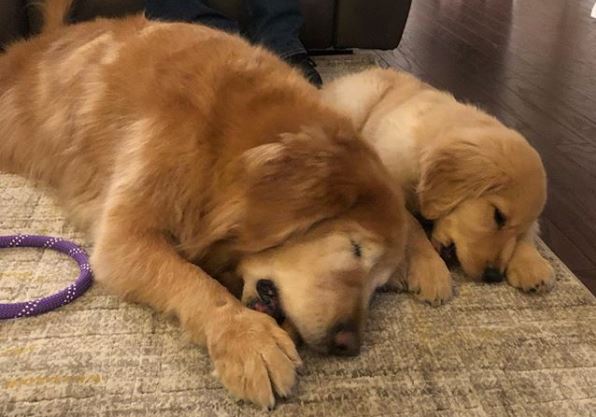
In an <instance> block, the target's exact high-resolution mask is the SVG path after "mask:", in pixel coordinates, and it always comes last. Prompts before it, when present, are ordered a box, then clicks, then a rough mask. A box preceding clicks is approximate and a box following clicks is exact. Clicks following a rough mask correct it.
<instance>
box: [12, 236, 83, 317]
mask: <svg viewBox="0 0 596 417" xmlns="http://www.w3.org/2000/svg"><path fill="white" fill-rule="evenodd" d="M16 247H29V248H44V249H54V250H57V251H59V252H62V253H65V254H67V255H68V256H70V257H71V258H73V259H74V260H75V261H77V263H78V264H79V268H80V269H81V273H80V274H79V277H78V278H77V279H76V281H75V282H73V283H72V284H70V285H69V286H68V287H66V288H64V289H63V290H62V291H59V292H57V293H56V294H52V295H50V296H48V297H44V298H39V299H37V300H32V301H25V302H21V303H14V304H2V303H0V320H3V319H17V318H20V317H28V316H36V315H38V314H43V313H46V312H48V311H51V310H54V309H56V308H58V307H61V306H63V305H65V304H68V303H70V302H71V301H72V300H74V299H75V298H77V297H79V296H81V295H82V294H83V293H84V292H85V291H87V289H89V287H90V286H91V283H92V282H93V273H92V272H91V266H90V265H89V258H88V257H87V253H86V252H85V251H84V250H83V249H82V248H81V247H80V246H78V245H76V244H75V243H73V242H69V241H67V240H63V239H62V238H59V237H50V236H34V235H14V236H0V248H16Z"/></svg>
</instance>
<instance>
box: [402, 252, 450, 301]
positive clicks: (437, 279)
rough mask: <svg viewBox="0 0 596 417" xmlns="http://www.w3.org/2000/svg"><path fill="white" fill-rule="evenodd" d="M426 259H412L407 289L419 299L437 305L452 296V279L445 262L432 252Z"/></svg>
mask: <svg viewBox="0 0 596 417" xmlns="http://www.w3.org/2000/svg"><path fill="white" fill-rule="evenodd" d="M433 255H434V256H432V257H429V258H428V259H422V258H418V259H417V260H416V261H414V260H412V262H411V263H410V265H409V268H408V277H407V280H408V290H409V291H410V292H411V293H413V294H414V295H415V297H416V298H417V299H419V300H420V301H424V302H426V303H428V304H430V305H433V306H438V305H441V304H444V303H446V302H447V301H449V300H450V299H451V298H453V279H452V278H451V273H450V272H449V269H447V265H445V262H443V260H442V259H441V258H440V257H439V256H438V255H436V254H435V253H433Z"/></svg>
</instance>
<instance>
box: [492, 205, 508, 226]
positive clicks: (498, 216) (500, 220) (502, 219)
mask: <svg viewBox="0 0 596 417" xmlns="http://www.w3.org/2000/svg"><path fill="white" fill-rule="evenodd" d="M494 219H495V224H496V225H497V228H498V229H502V228H503V226H505V224H506V223H507V217H506V216H505V215H504V214H503V212H502V211H501V210H499V209H498V208H497V207H495V212H494Z"/></svg>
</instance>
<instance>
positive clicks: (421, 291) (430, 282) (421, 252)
mask: <svg viewBox="0 0 596 417" xmlns="http://www.w3.org/2000/svg"><path fill="white" fill-rule="evenodd" d="M408 217H409V224H408V227H409V232H408V241H407V244H406V261H405V262H406V268H405V283H406V285H407V289H408V291H409V292H411V293H413V294H414V295H415V296H416V298H418V299H419V300H420V301H424V302H426V303H429V304H431V305H440V304H443V303H445V302H447V301H448V300H450V299H451V298H452V297H453V280H452V278H451V273H450V272H449V269H447V265H445V262H443V260H442V259H441V257H440V256H439V254H438V253H437V251H435V249H434V248H433V246H432V244H431V243H430V241H429V240H428V238H427V237H426V234H425V233H424V230H423V229H422V226H420V224H419V223H418V221H417V220H416V219H415V218H414V216H412V215H411V214H408ZM396 277H397V276H396ZM397 279H399V278H397ZM403 279H404V278H402V280H403ZM391 284H396V283H391Z"/></svg>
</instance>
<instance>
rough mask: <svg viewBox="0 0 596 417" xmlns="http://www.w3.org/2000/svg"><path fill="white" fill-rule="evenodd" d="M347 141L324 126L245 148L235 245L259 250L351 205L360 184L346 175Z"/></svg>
mask: <svg viewBox="0 0 596 417" xmlns="http://www.w3.org/2000/svg"><path fill="white" fill-rule="evenodd" d="M345 145H346V143H344V144H342V143H341V141H337V140H330V139H329V138H327V137H325V133H323V132H322V131H306V132H301V133H297V134H286V135H283V137H282V140H281V141H279V142H273V143H268V144H265V145H261V146H258V147H255V148H253V149H250V150H248V151H246V152H245V153H244V155H243V156H242V158H243V162H244V175H245V181H246V183H245V185H246V188H245V189H246V194H245V203H246V210H245V213H244V215H243V220H242V222H241V225H240V230H239V233H238V237H239V244H240V245H242V246H244V245H248V246H250V248H251V249H252V250H262V249H265V248H267V247H271V246H274V245H277V244H279V243H281V242H282V241H284V240H285V239H287V238H288V237H289V236H290V235H292V234H293V233H296V232H300V231H304V230H305V229H307V228H309V227H310V226H312V225H313V224H314V223H316V222H319V221H321V220H323V219H327V218H331V217H334V216H337V215H338V214H339V213H341V212H343V211H345V210H347V209H349V208H350V207H351V206H352V205H353V204H354V203H355V201H356V199H357V197H358V190H359V188H358V186H357V184H356V182H355V180H354V179H353V178H351V177H350V176H349V175H347V174H348V173H350V166H349V165H350V163H349V160H350V159H351V158H350V155H349V146H345Z"/></svg>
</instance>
